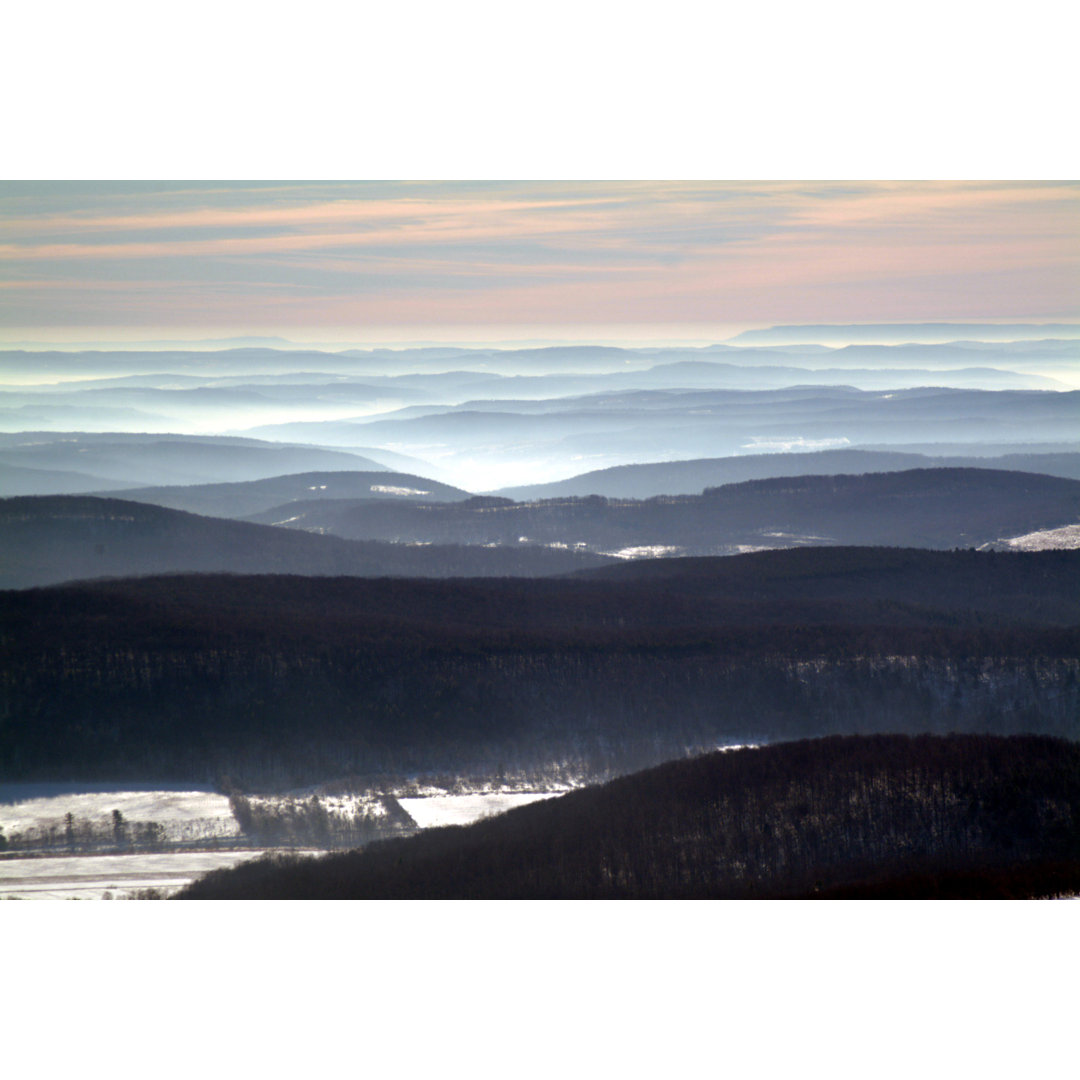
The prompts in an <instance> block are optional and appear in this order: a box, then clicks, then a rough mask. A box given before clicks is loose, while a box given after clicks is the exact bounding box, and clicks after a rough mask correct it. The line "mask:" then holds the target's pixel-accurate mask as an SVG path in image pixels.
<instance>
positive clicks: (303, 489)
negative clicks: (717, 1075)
mask: <svg viewBox="0 0 1080 1080" xmlns="http://www.w3.org/2000/svg"><path fill="white" fill-rule="evenodd" d="M98 494H100V495H106V496H108V495H109V494H113V495H115V496H118V497H120V498H123V499H130V500H132V501H133V502H143V503H153V504H154V505H155V506H167V507H169V508H170V509H173V510H187V511H188V512H190V513H193V514H208V515H210V516H212V517H226V518H242V517H247V516H248V515H249V514H257V513H260V512H261V511H265V510H269V509H271V508H272V507H275V506H280V505H281V504H282V503H286V502H291V501H293V500H297V499H306V500H316V499H392V500H398V499H406V500H408V501H410V502H416V501H420V500H423V501H425V502H442V501H444V500H450V501H452V500H455V499H467V498H469V492H467V491H463V490H462V489H461V488H456V487H451V486H450V485H449V484H440V483H439V482H438V481H437V480H429V479H427V478H426V477H423V476H414V475H413V474H411V473H398V472H387V471H382V472H371V471H366V472H365V471H361V470H353V471H349V472H306V473H296V474H293V475H289V476H274V477H270V478H268V479H265V480H248V481H241V482H238V483H229V484H185V485H167V486H165V487H147V488H131V489H128V490H125V491H123V492H122V493H121V492H112V493H110V492H98Z"/></svg>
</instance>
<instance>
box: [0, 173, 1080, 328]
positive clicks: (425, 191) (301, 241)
mask: <svg viewBox="0 0 1080 1080" xmlns="http://www.w3.org/2000/svg"><path fill="white" fill-rule="evenodd" d="M1077 317H1080V184H1078V183H1064V182H1060V183H1059V182H1054V183H1032V182H1015V183H1013V182H996V181H980V182H972V183H960V182H937V181H933V182H926V183H915V182H910V181H906V182H898V183H877V182H875V183H870V182H865V181H858V182H850V183H839V182H838V183H828V184H823V183H797V182H792V181H780V182H769V183H750V182H719V183H704V182H698V181H695V182H686V183H679V182H673V183H668V182H655V181H648V182H644V181H642V182H566V183H552V182H536V183H528V182H521V183H508V182H492V183H475V184H472V183H451V184H439V183H432V182H415V183H397V182H372V183H359V184H350V183H308V182H303V183H299V182H297V183H293V182H265V183H262V182H260V183H220V182H209V183H200V184H195V183H190V182H185V183H146V182H137V183H108V182H93V183H81V182H71V183H68V182H49V183H32V182H8V183H0V342H2V341H9V342H11V341H19V340H45V341H65V340H93V339H95V338H100V339H102V340H106V339H108V340H123V339H146V338H157V337H162V336H164V337H169V336H173V337H177V336H179V337H184V338H198V337H203V336H210V337H214V336H228V335H284V336H287V337H290V338H293V339H296V340H303V341H319V340H322V341H343V342H365V341H371V342H377V341H416V340H438V339H443V340H473V341H476V340H492V341H495V340H516V339H524V338H550V339H558V338H582V339H584V338H589V339H600V338H604V339H612V340H615V339H627V340H630V339H679V338H685V339H702V340H708V339H713V340H715V339H717V338H722V337H724V336H730V334H732V333H735V332H737V331H738V330H740V329H742V328H744V327H746V326H750V325H763V324H773V323H784V322H793V323H808V322H815V323H816V322H877V321H881V322H919V321H947V320H974V321H990V320H995V319H1000V320H1006V321H1026V320H1031V321H1042V320H1046V321H1070V320H1074V319H1076V318H1077Z"/></svg>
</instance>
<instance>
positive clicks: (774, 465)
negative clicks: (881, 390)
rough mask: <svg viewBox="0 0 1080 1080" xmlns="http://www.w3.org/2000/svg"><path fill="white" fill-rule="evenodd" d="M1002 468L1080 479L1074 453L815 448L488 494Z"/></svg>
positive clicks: (642, 494) (637, 469) (648, 493)
mask: <svg viewBox="0 0 1080 1080" xmlns="http://www.w3.org/2000/svg"><path fill="white" fill-rule="evenodd" d="M935 468H936V469H945V468H948V469H1006V470H1009V471H1016V472H1028V473H1041V474H1043V475H1044V476H1060V477H1065V478H1067V479H1070V480H1080V454H1069V453H1062V454H1005V455H1000V456H996V457H974V456H964V455H951V456H947V455H934V456H931V455H929V454H916V453H907V452H904V451H902V450H896V451H893V450H861V449H858V448H853V449H850V450H817V451H814V452H812V453H805V454H803V453H794V452H793V453H786V454H743V455H739V456H737V457H723V458H697V459H694V460H691V461H657V462H649V463H646V464H641V465H615V466H612V467H611V468H609V469H596V470H594V471H592V472H586V473H581V474H580V475H578V476H571V477H569V478H567V479H566V480H555V481H553V482H551V483H548V484H526V485H523V486H521V487H508V488H500V489H499V490H498V491H492V492H489V494H491V495H497V496H501V497H503V498H507V499H514V500H516V501H518V502H531V501H535V500H537V499H557V498H565V497H566V496H576V497H585V496H587V495H603V496H604V497H605V498H609V499H648V498H652V497H653V496H656V495H698V494H700V493H701V492H702V491H703V490H704V489H705V488H707V487H718V486H720V485H722V484H738V483H742V482H743V481H746V480H770V479H774V478H777V477H781V476H838V475H844V474H846V475H852V476H859V475H862V474H865V473H874V472H902V471H904V470H907V469H935Z"/></svg>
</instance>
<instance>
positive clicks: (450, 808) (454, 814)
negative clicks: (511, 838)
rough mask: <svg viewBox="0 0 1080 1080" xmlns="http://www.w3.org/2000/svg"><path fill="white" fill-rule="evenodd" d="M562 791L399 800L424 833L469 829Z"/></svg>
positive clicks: (434, 796)
mask: <svg viewBox="0 0 1080 1080" xmlns="http://www.w3.org/2000/svg"><path fill="white" fill-rule="evenodd" d="M561 794H563V792H561V791H546V792H540V791H515V792H503V793H497V794H475V795H428V796H426V797H421V798H399V799H398V802H399V803H400V804H401V807H402V809H403V810H404V811H405V813H407V814H408V815H409V817H411V818H412V819H413V821H415V822H416V824H417V826H418V827H419V828H421V829H437V828H439V827H440V826H442V825H469V824H471V823H472V822H474V821H479V820H480V819H481V818H485V817H490V816H491V815H492V814H501V813H503V812H504V811H506V810H512V809H513V808H514V807H515V806H525V805H527V804H528V803H532V802H537V801H539V800H540V799H553V798H555V797H556V796H558V795H561Z"/></svg>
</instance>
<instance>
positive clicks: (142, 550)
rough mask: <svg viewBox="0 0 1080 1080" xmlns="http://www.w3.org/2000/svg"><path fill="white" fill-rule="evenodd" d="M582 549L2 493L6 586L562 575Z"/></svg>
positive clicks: (1, 569)
mask: <svg viewBox="0 0 1080 1080" xmlns="http://www.w3.org/2000/svg"><path fill="white" fill-rule="evenodd" d="M603 561H604V560H602V559H599V560H598V559H597V557H596V556H590V555H587V554H585V553H574V552H570V551H559V550H554V549H543V548H530V549H524V548H522V549H519V550H509V551H507V550H501V551H499V550H494V549H490V548H457V549H453V550H447V549H445V548H442V547H435V546H431V547H427V546H413V547H410V546H405V545H390V544H380V543H374V544H372V543H357V542H354V541H349V540H342V539H340V538H338V537H332V536H316V535H312V534H310V533H305V532H297V531H292V530H288V529H276V528H273V527H271V526H266V525H255V524H251V523H249V522H243V521H230V520H226V519H223V518H213V517H202V516H199V515H196V514H189V513H186V512H184V511H180V510H171V509H167V508H165V507H160V506H154V505H151V504H149V503H141V502H129V501H126V500H122V499H103V498H96V497H93V496H81V495H53V496H23V497H17V498H11V499H3V500H0V588H5V589H21V588H27V587H30V586H34V585H49V584H54V583H57V582H61V581H74V580H78V579H81V578H98V577H110V576H111V577H127V576H132V575H140V574H161V573H182V572H186V573H192V572H202V573H210V572H215V573H221V572H227V573H236V574H273V573H276V574H282V573H288V574H307V575H316V574H318V575H324V574H348V575H354V576H372V575H374V576H382V575H398V576H407V577H428V576H432V575H434V576H444V575H465V576H475V575H482V574H492V575H502V574H513V575H524V576H531V575H533V574H537V573H539V574H559V573H566V572H568V571H570V570H576V569H580V568H583V567H585V566H588V565H597V564H598V563H599V562H603Z"/></svg>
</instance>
